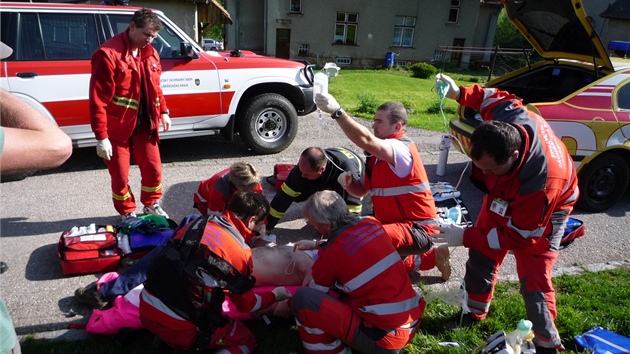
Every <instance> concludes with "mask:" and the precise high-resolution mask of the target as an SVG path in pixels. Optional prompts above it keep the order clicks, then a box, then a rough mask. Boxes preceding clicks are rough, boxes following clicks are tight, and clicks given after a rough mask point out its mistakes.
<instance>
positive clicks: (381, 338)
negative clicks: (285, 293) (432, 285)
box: [291, 287, 426, 354]
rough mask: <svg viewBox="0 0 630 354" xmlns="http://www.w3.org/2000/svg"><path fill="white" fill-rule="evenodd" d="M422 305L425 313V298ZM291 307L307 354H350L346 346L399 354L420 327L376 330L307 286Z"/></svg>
mask: <svg viewBox="0 0 630 354" xmlns="http://www.w3.org/2000/svg"><path fill="white" fill-rule="evenodd" d="M300 304H301V305H300ZM420 305H421V306H422V311H423V312H424V307H425V306H426V303H425V302H424V299H421V300H420ZM291 306H292V309H293V312H294V314H296V316H295V320H296V322H297V325H298V332H299V333H300V337H301V338H302V344H303V345H304V351H305V352H306V353H307V354H333V353H335V354H337V353H347V348H346V344H348V345H350V347H352V348H354V349H356V350H358V351H359V352H361V353H379V354H380V353H383V354H389V353H397V352H398V351H399V350H400V349H402V348H403V347H404V346H405V345H407V343H409V342H410V341H411V340H412V339H413V336H414V335H415V333H416V330H417V329H418V327H420V319H418V320H417V321H413V322H411V323H410V324H408V325H406V326H401V327H398V328H394V329H387V330H383V329H379V328H376V327H374V326H373V325H372V324H370V323H368V322H366V321H364V320H363V319H361V317H359V315H358V312H357V311H356V310H355V309H353V308H352V307H351V306H350V305H348V304H346V303H344V302H343V301H340V300H338V299H336V298H334V297H332V296H330V295H328V294H324V293H323V292H321V291H319V290H316V289H313V288H308V287H303V288H300V289H298V290H297V291H296V293H295V294H294V296H293V299H292V300H291Z"/></svg>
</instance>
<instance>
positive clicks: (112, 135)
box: [90, 9, 171, 220]
mask: <svg viewBox="0 0 630 354" xmlns="http://www.w3.org/2000/svg"><path fill="white" fill-rule="evenodd" d="M161 29H162V22H161V21H160V19H159V18H158V16H157V14H155V13H154V12H153V11H151V10H148V9H142V10H138V11H136V12H135V13H134V14H133V17H132V18H131V22H129V27H128V28H127V30H125V31H124V32H121V33H119V34H117V35H115V36H114V37H112V38H111V39H109V40H108V41H107V42H105V43H104V44H103V45H102V46H101V47H100V48H98V49H97V50H96V52H94V54H93V55H92V77H91V79H90V116H91V118H92V130H93V131H94V135H96V139H97V145H96V153H97V155H98V156H99V157H102V158H103V159H105V164H106V165H107V169H108V170H109V174H110V176H111V185H112V199H113V201H114V208H116V211H117V212H118V213H119V214H120V215H121V217H122V219H123V220H124V219H126V218H128V217H134V216H136V201H135V198H134V195H133V193H132V191H131V187H130V186H129V168H130V164H131V161H130V159H131V158H133V159H134V161H135V162H136V163H137V164H138V167H139V168H140V174H141V177H142V181H141V183H142V188H141V192H140V201H141V202H142V204H143V205H144V209H143V212H144V213H145V214H156V215H163V216H166V217H168V215H167V214H166V212H164V210H162V208H161V207H160V204H159V203H158V201H159V199H160V198H161V197H162V161H161V159H160V150H159V148H158V142H159V137H158V129H159V126H160V122H161V123H162V125H163V127H164V132H166V131H168V130H169V129H170V127H171V119H170V118H169V111H168V108H167V106H166V100H165V99H164V95H163V94H162V89H161V88H160V75H161V74H162V67H161V64H160V57H159V56H158V53H157V51H156V50H155V49H154V48H153V46H152V45H151V42H152V41H153V39H154V38H155V37H156V36H157V35H158V32H159V31H160V30H161Z"/></svg>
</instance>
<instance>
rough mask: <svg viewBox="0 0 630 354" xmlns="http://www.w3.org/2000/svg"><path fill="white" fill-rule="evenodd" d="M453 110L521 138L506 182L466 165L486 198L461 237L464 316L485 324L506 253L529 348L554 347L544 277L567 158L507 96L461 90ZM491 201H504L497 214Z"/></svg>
mask: <svg viewBox="0 0 630 354" xmlns="http://www.w3.org/2000/svg"><path fill="white" fill-rule="evenodd" d="M459 103H460V104H462V105H464V106H468V107H471V108H473V109H476V110H479V111H480V112H481V116H482V117H483V120H497V121H504V122H508V123H511V124H512V125H513V126H514V127H516V128H517V129H518V130H519V132H520V134H521V137H522V138H523V147H522V149H519V151H520V157H519V159H518V160H517V161H516V162H515V165H516V166H515V167H514V168H513V170H512V171H511V172H509V173H507V174H506V175H503V176H496V175H493V174H490V173H488V174H483V171H482V170H480V169H479V168H477V167H476V166H474V165H473V170H472V176H471V180H472V181H473V183H474V184H475V185H477V186H478V187H480V188H481V189H482V190H483V191H484V192H486V193H487V194H486V195H485V196H484V200H483V205H482V208H481V211H480V213H479V217H478V218H477V223H476V225H475V226H474V227H469V228H466V229H465V230H464V246H466V247H468V248H469V249H470V250H469V260H468V262H467V263H466V276H465V283H466V290H467V291H468V306H469V307H470V309H471V311H472V316H473V318H475V319H483V318H485V317H486V315H487V313H488V310H489V308H490V302H491V301H492V294H493V291H494V286H495V284H496V281H497V274H498V270H499V267H500V266H501V263H502V262H503V259H504V258H505V256H506V254H507V253H508V251H510V250H512V251H513V253H514V257H515V259H516V268H517V272H518V276H519V279H520V282H521V294H522V296H523V299H524V300H525V305H526V309H527V318H528V319H529V320H530V321H532V323H533V330H534V333H535V335H536V337H534V342H535V343H536V345H538V346H541V347H548V348H559V347H560V346H561V341H560V336H559V334H558V331H557V330H556V327H555V324H554V321H555V318H556V300H555V290H554V288H553V284H552V281H551V275H552V268H553V265H554V264H555V262H556V260H557V258H558V246H559V245H560V240H561V238H562V235H563V233H564V227H565V224H566V220H567V218H568V216H569V213H570V212H571V211H572V210H573V205H574V204H575V201H576V200H577V198H578V193H579V192H578V187H577V174H576V172H575V167H574V165H573V161H572V160H571V156H570V155H569V153H568V152H567V149H566V147H565V146H564V144H563V143H562V142H561V141H560V140H559V139H558V138H557V137H556V136H555V134H554V132H553V130H552V129H551V127H550V126H549V124H548V123H547V122H546V121H545V120H544V119H543V118H542V117H540V116H539V115H537V114H535V113H533V112H531V111H529V110H527V109H526V108H525V107H524V106H523V104H522V102H521V101H520V100H519V99H517V98H516V97H515V96H514V95H511V94H509V93H508V92H505V91H499V90H497V89H484V88H482V87H481V86H478V85H473V86H471V87H468V88H464V87H462V88H461V98H460V100H459ZM493 202H495V205H500V204H503V202H504V203H506V204H507V208H504V209H503V210H500V208H498V207H496V206H495V207H493V206H492V204H493ZM497 202H499V203H500V204H496V203H497Z"/></svg>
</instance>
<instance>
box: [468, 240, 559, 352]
mask: <svg viewBox="0 0 630 354" xmlns="http://www.w3.org/2000/svg"><path fill="white" fill-rule="evenodd" d="M539 244H540V245H538V244H537V245H534V246H532V247H530V248H527V249H522V250H514V251H513V252H514V258H515V259H516V271H517V273H518V278H519V281H520V283H521V295H522V296H523V300H525V309H526V312H527V319H529V320H530V321H532V324H533V330H534V334H535V335H536V336H535V337H534V342H535V344H536V345H539V346H542V347H547V348H556V347H559V346H560V345H561V344H562V343H561V340H560V335H559V334H558V330H557V329H556V326H555V324H554V321H555V319H556V315H557V311H556V292H555V290H554V288H553V284H552V281H551V278H552V271H553V266H554V264H555V263H556V260H557V259H558V252H557V251H556V252H552V251H548V250H547V249H548V248H549V243H548V242H544V241H543V240H541V242H539ZM468 254H469V258H468V262H466V276H465V277H464V281H465V283H466V291H467V292H468V306H469V307H470V310H471V316H472V317H473V318H475V319H477V320H482V319H484V318H485V317H486V316H487V314H488V310H489V309H490V303H491V302H492V295H493V293H494V287H495V285H496V283H497V276H498V273H499V267H500V266H501V263H502V262H503V259H504V258H505V256H506V255H507V251H485V250H484V251H483V252H482V251H479V250H476V249H470V250H469V252H468Z"/></svg>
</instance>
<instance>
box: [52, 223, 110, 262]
mask: <svg viewBox="0 0 630 354" xmlns="http://www.w3.org/2000/svg"><path fill="white" fill-rule="evenodd" d="M97 230H98V231H97V232H95V233H85V234H81V235H76V236H74V235H73V232H72V231H64V232H63V233H62V234H61V237H60V238H59V247H58V256H59V261H60V262H61V271H62V272H63V273H64V274H89V273H100V272H110V271H115V270H117V269H118V266H119V265H120V258H121V251H120V249H119V248H118V242H117V240H116V233H115V231H114V230H115V229H114V227H113V226H111V225H107V226H105V225H101V226H98V228H97Z"/></svg>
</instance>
